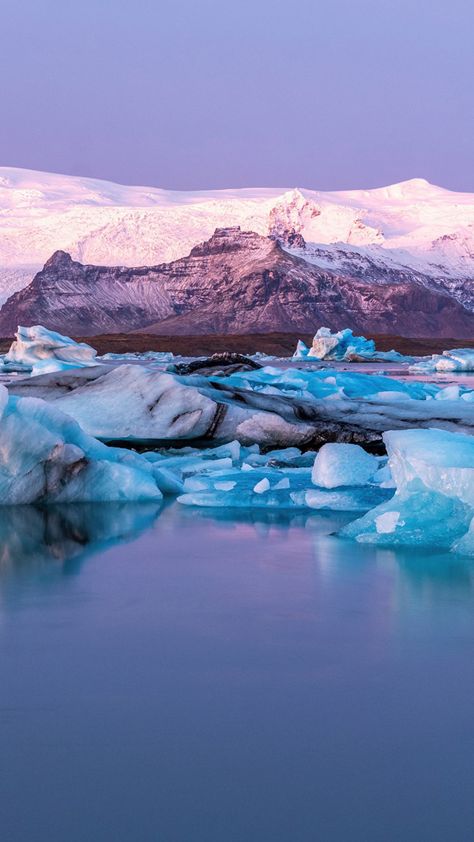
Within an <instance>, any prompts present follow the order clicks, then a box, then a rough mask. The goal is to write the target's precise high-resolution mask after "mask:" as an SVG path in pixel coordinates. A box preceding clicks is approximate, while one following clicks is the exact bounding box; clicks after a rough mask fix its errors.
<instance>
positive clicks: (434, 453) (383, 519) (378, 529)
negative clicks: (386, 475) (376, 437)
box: [341, 429, 474, 552]
mask: <svg viewBox="0 0 474 842" xmlns="http://www.w3.org/2000/svg"><path fill="white" fill-rule="evenodd" d="M384 441H385V444H386V446H387V452H388V457H389V465H390V470H391V474H392V477H393V481H394V483H395V486H396V493H395V495H394V496H393V497H392V499H391V500H389V501H388V502H385V503H383V504H382V505H380V506H377V507H376V508H374V509H372V510H371V511H369V512H368V513H367V514H366V515H364V516H363V517H362V518H360V519H358V520H356V521H354V522H353V523H351V524H350V525H349V526H347V527H345V528H344V529H343V530H342V533H341V534H343V535H344V536H346V537H350V538H354V539H355V540H357V541H359V542H365V543H375V544H383V545H408V546H417V545H420V546H433V547H437V548H454V549H456V550H457V551H462V552H474V540H473V539H474V522H473V518H474V438H473V437H472V436H466V435H462V434H460V433H450V432H447V431H445V430H434V429H430V430H419V429H414V430H403V431H391V432H387V433H385V435H384Z"/></svg>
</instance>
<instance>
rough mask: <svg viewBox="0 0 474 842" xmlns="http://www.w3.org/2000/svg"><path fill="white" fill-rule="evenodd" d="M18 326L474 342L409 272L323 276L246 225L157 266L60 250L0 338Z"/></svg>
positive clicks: (13, 303) (2, 315) (469, 322)
mask: <svg viewBox="0 0 474 842" xmlns="http://www.w3.org/2000/svg"><path fill="white" fill-rule="evenodd" d="M355 274H356V273H355ZM18 324H21V325H26V326H27V325H31V324H43V325H45V326H46V327H48V328H50V329H53V330H59V331H61V332H63V333H67V334H72V335H81V336H91V335H94V334H97V333H120V332H132V331H146V332H147V333H159V334H161V335H190V334H213V333H216V334H222V333H233V334H239V333H265V332H269V331H288V332H290V331H301V332H305V333H307V332H313V331H314V330H316V329H317V328H318V327H320V326H321V325H326V326H327V327H330V328H331V329H333V330H334V329H340V328H342V327H351V328H352V329H353V330H354V331H357V332H362V333H385V334H387V333H389V334H400V335H402V336H439V337H443V336H446V337H447V336H450V337H452V336H456V337H458V338H460V339H461V338H469V337H473V336H474V313H472V312H470V311H468V310H467V309H466V308H465V307H464V306H463V305H462V304H460V303H459V302H458V301H456V300H455V299H453V298H451V297H450V296H449V295H447V294H444V293H442V292H439V291H435V290H432V289H428V288H427V287H426V286H424V284H423V283H422V282H420V280H419V278H415V277H413V278H410V277H409V276H408V275H407V272H406V271H404V272H400V273H399V274H398V273H397V272H396V271H393V272H391V275H390V280H388V279H387V278H385V279H384V282H383V283H374V280H373V278H372V277H370V278H368V279H366V278H364V275H363V273H361V272H359V273H357V276H353V275H351V274H350V272H348V271H347V269H346V271H345V272H344V273H341V272H338V271H333V270H332V269H331V270H329V269H321V268H320V267H318V266H316V265H314V264H312V263H310V262H308V261H307V260H305V259H304V258H303V257H302V256H299V255H295V254H290V253H289V252H288V251H285V249H284V248H283V247H282V246H281V244H280V243H279V242H278V241H277V240H275V239H272V238H269V237H262V236H260V235H258V234H255V233H252V232H243V231H241V230H240V229H239V228H224V229H217V230H216V232H215V233H214V235H213V236H212V237H211V238H210V239H209V240H208V241H207V242H204V243H202V244H200V245H198V246H195V248H193V249H192V250H191V252H190V254H189V255H188V256H187V257H184V258H181V259H179V260H175V261H173V262H172V263H164V264H161V265H159V266H152V267H139V268H133V269H130V268H125V267H107V266H86V265H83V264H81V263H78V262H76V261H73V260H72V259H71V257H70V256H69V255H68V254H66V253H65V252H62V251H58V252H55V254H54V255H53V256H52V257H51V258H50V260H48V262H47V263H46V264H45V266H44V268H43V269H42V270H41V272H38V274H37V275H36V276H35V278H34V279H33V281H32V282H31V283H30V284H29V286H27V287H26V288H25V289H23V290H21V291H20V292H17V293H15V294H14V295H12V296H11V297H10V298H9V299H8V301H7V302H6V303H5V304H4V305H3V307H2V309H1V310H0V335H1V336H10V335H12V334H13V332H14V331H15V330H16V327H17V325H18Z"/></svg>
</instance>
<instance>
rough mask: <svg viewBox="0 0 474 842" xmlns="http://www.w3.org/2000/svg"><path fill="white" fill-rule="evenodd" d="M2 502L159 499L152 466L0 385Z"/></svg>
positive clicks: (0, 494) (36, 400)
mask: <svg viewBox="0 0 474 842" xmlns="http://www.w3.org/2000/svg"><path fill="white" fill-rule="evenodd" d="M0 441H1V448H0V505H12V504H19V503H22V504H23V503H36V504H38V503H41V504H50V503H70V502H105V501H107V502H119V501H124V500H129V501H146V500H151V501H159V500H161V498H162V495H161V492H160V490H159V488H158V485H157V482H156V480H155V478H154V475H153V466H152V465H150V464H149V463H148V462H147V460H145V459H144V458H143V457H141V456H139V455H138V454H135V453H132V452H130V451H127V450H122V449H119V448H111V447H107V446H106V445H104V444H101V443H100V442H98V441H96V439H94V438H91V437H90V436H88V435H87V434H86V433H84V432H83V431H82V430H81V428H80V427H79V425H78V424H77V423H76V422H75V421H74V420H72V419H71V418H69V417H68V416H67V415H64V414H63V413H62V412H60V411H58V410H57V409H56V408H55V407H53V406H51V405H50V404H47V403H45V401H42V400H38V399H36V398H16V397H11V396H10V397H9V395H8V392H7V390H6V388H5V387H4V386H0Z"/></svg>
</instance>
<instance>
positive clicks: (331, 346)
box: [293, 327, 411, 362]
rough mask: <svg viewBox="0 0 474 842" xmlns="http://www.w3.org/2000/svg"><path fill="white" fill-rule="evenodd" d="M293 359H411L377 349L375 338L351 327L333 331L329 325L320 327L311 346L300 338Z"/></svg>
mask: <svg viewBox="0 0 474 842" xmlns="http://www.w3.org/2000/svg"><path fill="white" fill-rule="evenodd" d="M293 359H297V360H299V359H316V360H340V361H342V360H344V361H351V360H352V361H354V360H355V361H357V360H362V361H364V360H372V361H379V360H380V361H384V362H400V361H404V362H407V361H410V360H411V358H410V357H405V356H403V354H399V353H398V352H397V351H377V349H376V347H375V342H374V341H373V339H366V338H365V336H354V334H353V333H352V330H351V329H350V328H345V329H344V330H339V331H337V332H336V333H331V331H330V329H329V328H328V327H320V328H319V330H318V331H317V332H316V334H315V336H314V339H313V344H312V345H311V348H308V347H307V346H306V345H305V343H304V342H303V341H302V340H301V339H300V340H298V344H297V346H296V351H295V353H294V355H293Z"/></svg>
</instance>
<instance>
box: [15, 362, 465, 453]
mask: <svg viewBox="0 0 474 842" xmlns="http://www.w3.org/2000/svg"><path fill="white" fill-rule="evenodd" d="M9 389H10V393H11V394H16V395H21V396H25V395H32V396H35V397H41V398H43V399H44V400H47V401H51V402H54V403H55V404H56V406H57V407H58V408H60V409H62V410H63V411H64V412H66V413H67V414H69V415H71V416H72V417H73V418H75V419H76V420H77V421H78V422H79V423H80V425H81V426H82V427H83V428H84V430H85V431H86V432H88V433H89V434H90V435H94V436H97V437H98V438H101V439H104V440H106V441H112V440H116V441H117V440H128V441H130V442H133V441H135V442H149V443H152V442H153V444H154V445H156V444H159V443H160V442H163V443H164V442H170V441H171V442H173V441H178V440H187V441H192V440H195V441H200V442H202V441H206V442H209V444H210V443H212V442H214V443H221V442H225V441H231V440H233V439H238V440H239V441H240V442H241V443H242V444H243V445H245V446H248V445H251V444H253V443H256V444H259V445H261V446H263V447H265V448H268V449H270V448H284V447H288V446H290V445H293V446H295V445H296V446H297V447H299V448H300V449H303V450H306V449H308V448H311V449H317V448H318V447H319V446H321V445H322V444H324V443H325V442H327V441H336V442H337V441H342V442H352V443H359V444H360V443H362V444H369V443H374V442H377V443H379V445H381V444H382V442H381V434H382V433H383V432H385V431H386V430H391V429H403V428H407V427H423V426H426V427H428V426H437V427H443V428H445V429H454V430H455V429H457V430H463V431H470V432H474V412H473V410H472V405H473V398H474V391H473V390H472V389H468V388H467V387H465V386H462V385H460V386H456V387H455V389H454V390H453V388H452V387H451V386H448V387H446V388H444V389H442V388H440V386H438V385H436V384H433V383H422V382H416V381H413V380H405V381H400V380H395V379H392V378H389V377H385V376H382V375H375V374H362V373H360V372H354V373H353V372H348V371H336V370H334V369H325V370H319V371H303V370H299V369H290V370H286V371H282V370H280V369H277V368H273V367H269V366H267V367H265V368H262V369H259V370H253V371H239V372H235V373H233V374H230V375H228V376H216V375H212V376H207V375H202V374H190V375H179V374H176V373H171V372H162V371H159V370H157V369H150V368H147V367H144V366H137V365H132V364H130V365H121V366H118V367H116V368H109V367H106V366H96V367H95V368H83V369H78V370H77V371H73V372H71V371H69V372H60V373H57V374H46V375H43V376H42V377H33V378H30V379H29V380H22V381H21V382H17V383H14V384H10V385H9Z"/></svg>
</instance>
